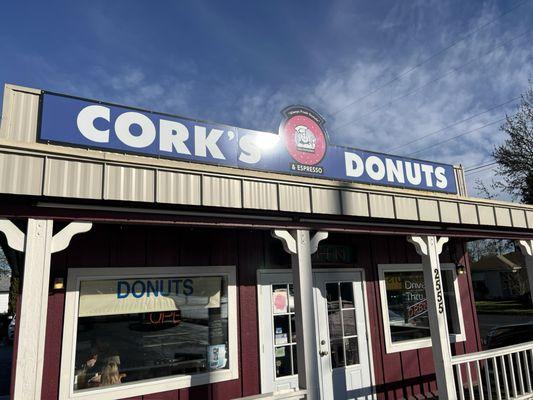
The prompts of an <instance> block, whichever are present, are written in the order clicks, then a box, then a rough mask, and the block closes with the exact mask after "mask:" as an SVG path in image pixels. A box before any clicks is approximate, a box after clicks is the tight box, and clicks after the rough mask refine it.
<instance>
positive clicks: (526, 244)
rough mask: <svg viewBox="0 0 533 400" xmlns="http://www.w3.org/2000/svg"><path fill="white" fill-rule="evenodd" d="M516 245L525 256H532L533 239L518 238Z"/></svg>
mask: <svg viewBox="0 0 533 400" xmlns="http://www.w3.org/2000/svg"><path fill="white" fill-rule="evenodd" d="M518 245H519V246H520V248H521V249H522V253H523V254H524V255H525V256H529V257H533V240H531V239H528V240H519V241H518Z"/></svg>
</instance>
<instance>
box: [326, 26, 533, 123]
mask: <svg viewBox="0 0 533 400" xmlns="http://www.w3.org/2000/svg"><path fill="white" fill-rule="evenodd" d="M531 31H533V29H528V30H527V31H525V32H523V33H521V34H520V35H518V36H514V37H513V38H511V39H509V40H506V41H503V42H500V43H499V44H498V45H496V46H495V47H493V48H492V49H491V50H490V51H488V52H486V53H484V54H481V55H479V56H477V57H474V58H473V59H471V60H470V61H467V62H466V63H464V64H462V65H460V66H458V67H455V68H450V69H449V70H447V71H446V72H445V73H444V74H442V75H439V76H437V77H435V78H434V79H432V80H430V81H428V82H426V83H424V84H423V85H421V86H418V87H416V88H414V89H412V90H410V91H408V92H406V93H404V94H402V95H400V96H398V97H395V98H394V99H392V100H390V101H389V102H387V103H385V104H383V105H380V106H377V107H374V108H373V109H372V110H370V111H368V112H366V113H364V114H362V115H360V116H358V117H357V118H355V119H353V120H351V121H348V122H346V123H344V124H342V125H339V126H336V127H335V125H334V127H335V129H340V128H344V127H345V126H347V125H350V124H353V123H355V122H358V121H360V120H361V119H363V118H365V117H367V116H369V115H371V114H373V113H375V112H376V111H379V110H382V109H384V108H386V107H389V106H390V105H391V104H392V103H394V102H395V101H398V100H401V99H404V98H406V97H408V96H410V95H411V94H413V93H415V92H417V91H419V90H420V89H423V88H425V87H426V86H429V85H431V84H433V83H435V82H438V81H440V80H442V79H444V78H445V77H447V76H448V75H451V74H454V73H457V72H459V71H460V70H461V69H463V68H465V67H467V66H468V65H470V64H472V63H473V62H475V61H477V60H479V59H480V58H482V57H485V56H488V55H489V54H491V53H492V52H494V51H496V50H497V49H498V48H500V47H502V46H505V45H507V44H509V43H511V42H512V41H514V40H517V39H519V38H521V37H522V36H525V35H527V34H528V33H529V32H531Z"/></svg>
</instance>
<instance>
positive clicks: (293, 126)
mask: <svg viewBox="0 0 533 400" xmlns="http://www.w3.org/2000/svg"><path fill="white" fill-rule="evenodd" d="M282 113H283V115H285V117H286V119H285V120H284V121H283V122H282V124H281V126H280V134H281V136H282V137H283V140H284V143H285V147H286V149H287V151H288V152H289V154H290V156H291V157H292V158H293V159H294V161H296V162H297V163H299V164H303V165H316V164H318V163H320V162H321V161H322V159H323V158H324V156H325V155H326V149H327V140H326V134H325V133H324V129H323V128H322V124H323V123H324V120H323V119H322V117H321V116H320V115H319V114H318V113H316V112H314V111H313V110H311V109H309V108H307V107H302V106H291V107H288V108H286V109H285V110H283V112H282Z"/></svg>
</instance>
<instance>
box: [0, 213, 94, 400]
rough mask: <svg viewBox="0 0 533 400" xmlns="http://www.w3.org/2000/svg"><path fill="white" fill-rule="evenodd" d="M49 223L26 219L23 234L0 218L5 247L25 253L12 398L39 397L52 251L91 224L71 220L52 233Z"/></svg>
mask: <svg viewBox="0 0 533 400" xmlns="http://www.w3.org/2000/svg"><path fill="white" fill-rule="evenodd" d="M53 225H54V222H53V221H52V220H48V219H32V218H29V219H28V225H27V230H26V234H25V235H24V233H22V232H21V231H20V230H19V229H18V228H17V227H16V226H15V225H14V224H13V223H12V222H11V221H9V220H6V219H0V231H1V232H3V233H4V234H5V235H6V237H7V242H8V244H9V246H10V247H12V248H13V249H15V250H18V251H24V252H25V257H24V275H23V281H22V296H21V305H20V315H17V324H18V325H19V326H18V347H17V365H16V369H15V387H14V394H13V398H14V399H15V400H39V399H40V398H41V388H42V378H43V365H44V345H45V339H46V316H47V311H48V291H49V282H50V261H51V256H52V253H55V252H57V251H61V250H64V249H66V248H67V247H68V245H69V243H70V240H71V239H72V237H73V236H74V235H75V234H77V233H82V232H87V231H88V230H89V229H91V227H92V224H91V223H88V222H72V223H70V224H69V225H67V226H66V227H65V228H64V229H63V230H61V231H60V232H59V233H57V234H56V235H55V236H52V229H53Z"/></svg>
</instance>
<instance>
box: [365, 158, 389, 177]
mask: <svg viewBox="0 0 533 400" xmlns="http://www.w3.org/2000/svg"><path fill="white" fill-rule="evenodd" d="M365 165H366V173H367V174H368V176H369V177H370V178H371V179H373V180H375V181H380V180H382V179H383V178H384V177H385V164H383V160H382V159H381V158H379V157H376V156H370V157H368V158H367V159H366V162H365ZM374 167H377V169H375V168H374Z"/></svg>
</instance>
